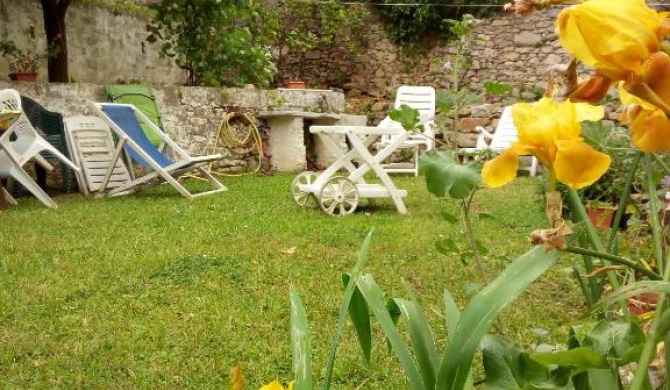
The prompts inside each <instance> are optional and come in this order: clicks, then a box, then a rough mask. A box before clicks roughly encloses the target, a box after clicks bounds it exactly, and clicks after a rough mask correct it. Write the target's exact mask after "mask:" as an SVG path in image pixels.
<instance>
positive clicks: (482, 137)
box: [475, 126, 493, 149]
mask: <svg viewBox="0 0 670 390" xmlns="http://www.w3.org/2000/svg"><path fill="white" fill-rule="evenodd" d="M475 130H477V133H478V134H479V135H478V136H477V143H476V146H475V147H476V148H477V149H486V148H488V147H489V144H488V143H487V142H486V140H492V139H493V134H491V133H490V132H489V131H487V130H486V129H485V128H483V127H481V126H477V127H475Z"/></svg>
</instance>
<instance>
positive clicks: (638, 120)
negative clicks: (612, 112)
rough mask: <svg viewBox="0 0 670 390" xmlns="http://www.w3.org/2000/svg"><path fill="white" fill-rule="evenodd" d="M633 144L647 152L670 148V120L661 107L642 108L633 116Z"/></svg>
mask: <svg viewBox="0 0 670 390" xmlns="http://www.w3.org/2000/svg"><path fill="white" fill-rule="evenodd" d="M630 131H631V134H632V137H633V145H634V146H635V147H637V148H639V149H640V150H643V151H645V152H647V153H653V152H661V151H667V150H670V120H669V119H668V117H667V116H666V115H665V113H663V111H661V110H660V109H657V108H656V109H652V110H642V111H640V112H639V113H638V114H637V115H636V116H635V118H632V122H631V124H630Z"/></svg>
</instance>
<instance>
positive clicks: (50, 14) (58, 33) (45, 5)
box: [40, 0, 71, 83]
mask: <svg viewBox="0 0 670 390" xmlns="http://www.w3.org/2000/svg"><path fill="white" fill-rule="evenodd" d="M40 1H41V2H42V14H43V17H44V30H45V32H46V36H47V48H48V52H49V58H48V65H47V68H48V71H49V82H51V83H54V82H55V83H67V82H69V81H70V76H69V73H68V61H67V39H66V35H65V14H66V12H67V8H68V6H69V5H70V2H71V0H40Z"/></svg>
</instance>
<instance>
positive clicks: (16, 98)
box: [0, 89, 79, 207]
mask: <svg viewBox="0 0 670 390" xmlns="http://www.w3.org/2000/svg"><path fill="white" fill-rule="evenodd" d="M0 111H22V107H21V95H20V94H19V92H18V91H16V90H14V89H3V90H0ZM43 151H46V152H49V153H51V154H52V155H54V156H55V157H56V158H57V159H58V160H60V161H61V162H62V163H63V164H66V165H67V166H69V167H70V168H72V169H74V170H75V171H79V168H78V167H77V166H76V165H75V164H73V163H72V162H71V161H70V160H69V159H68V158H67V157H65V156H64V155H63V154H62V153H61V152H59V151H58V149H56V148H55V147H54V146H52V145H51V144H50V143H49V142H48V141H47V140H45V139H44V138H43V137H42V135H41V134H40V133H39V132H38V130H36V129H35V128H34V127H33V126H32V125H31V124H30V121H29V120H28V117H27V116H26V115H25V113H22V114H21V115H20V116H19V118H18V119H17V120H16V121H15V122H14V123H13V124H12V125H11V126H9V128H8V129H6V130H5V131H4V132H2V134H0V177H13V178H14V179H16V180H17V181H18V182H19V183H21V184H22V185H23V186H24V187H26V188H27V189H28V190H29V191H30V192H31V193H33V195H35V197H37V198H38V199H39V200H40V201H41V202H42V203H44V204H45V205H46V206H48V207H56V204H55V203H54V201H53V200H51V198H50V197H49V196H48V195H47V194H46V193H45V192H44V190H42V189H41V188H40V187H39V186H38V185H37V184H36V183H35V181H34V180H33V179H32V178H31V177H30V176H29V175H28V174H27V173H26V172H25V170H24V169H23V168H22V167H23V166H24V165H25V164H26V163H27V162H28V161H30V160H35V161H37V163H39V164H40V165H42V166H43V167H44V168H45V169H47V170H51V169H53V167H52V166H51V164H49V163H48V162H47V161H46V160H45V159H44V157H42V156H40V152H43Z"/></svg>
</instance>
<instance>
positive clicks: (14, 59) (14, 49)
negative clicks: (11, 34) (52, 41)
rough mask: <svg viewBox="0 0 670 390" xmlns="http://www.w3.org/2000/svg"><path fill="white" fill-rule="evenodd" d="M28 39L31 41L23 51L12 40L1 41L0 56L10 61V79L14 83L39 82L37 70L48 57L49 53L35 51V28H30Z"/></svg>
mask: <svg viewBox="0 0 670 390" xmlns="http://www.w3.org/2000/svg"><path fill="white" fill-rule="evenodd" d="M26 37H27V38H28V40H29V42H28V44H27V48H26V49H21V48H20V47H18V46H17V45H16V43H15V42H14V41H12V40H0V54H1V55H2V56H3V57H5V58H6V59H7V60H8V61H9V78H10V79H11V80H14V81H35V80H37V70H38V69H39V67H40V65H41V64H42V63H44V61H45V60H46V58H47V56H48V53H47V52H45V51H41V50H36V49H35V48H36V47H37V42H36V39H35V27H34V26H30V27H29V28H28V30H27V32H26Z"/></svg>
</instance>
